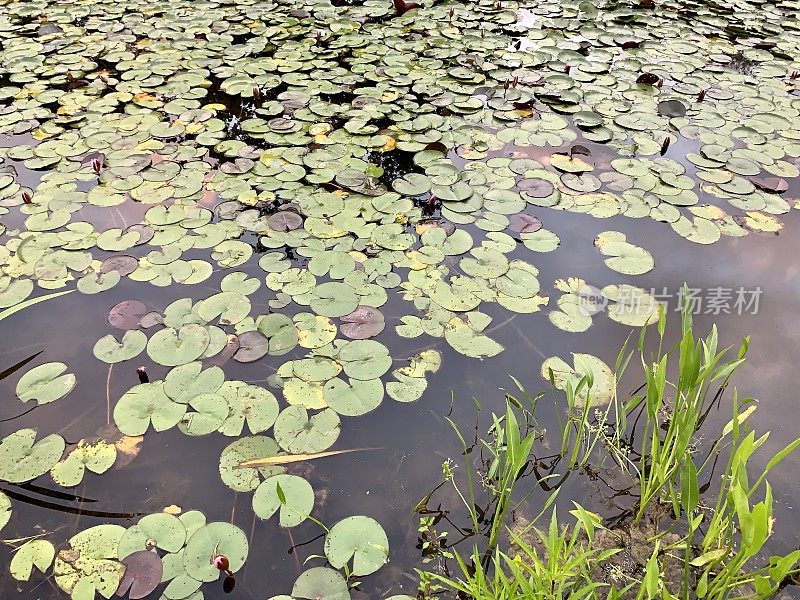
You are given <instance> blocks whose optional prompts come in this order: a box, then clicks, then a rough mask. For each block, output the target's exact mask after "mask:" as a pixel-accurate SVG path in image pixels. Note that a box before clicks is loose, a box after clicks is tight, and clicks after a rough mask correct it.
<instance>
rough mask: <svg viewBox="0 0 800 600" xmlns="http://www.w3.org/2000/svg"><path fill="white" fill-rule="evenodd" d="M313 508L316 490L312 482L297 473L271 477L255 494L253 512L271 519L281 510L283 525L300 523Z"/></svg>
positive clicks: (291, 525) (281, 523)
mask: <svg viewBox="0 0 800 600" xmlns="http://www.w3.org/2000/svg"><path fill="white" fill-rule="evenodd" d="M279 490H280V492H279ZM313 509H314V490H313V489H312V487H311V484H310V483H308V482H307V481H306V480H305V479H303V478H302V477H298V476H297V475H274V476H272V477H269V478H267V479H265V480H264V481H262V482H261V484H260V485H259V486H258V489H256V492H255V494H253V512H255V513H256V515H258V516H259V517H260V518H262V519H269V518H270V517H272V515H274V514H275V513H276V512H278V510H280V517H279V522H280V525H281V527H295V526H297V525H299V524H300V523H302V522H303V521H305V520H306V519H307V518H308V515H310V514H311V511H312V510H313Z"/></svg>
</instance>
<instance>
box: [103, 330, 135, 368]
mask: <svg viewBox="0 0 800 600" xmlns="http://www.w3.org/2000/svg"><path fill="white" fill-rule="evenodd" d="M145 346H147V336H146V335H145V334H144V333H143V332H141V331H139V330H137V329H129V330H128V331H126V332H125V334H124V335H123V336H122V339H121V340H117V338H115V337H114V336H113V335H110V334H109V335H106V336H104V337H101V338H100V339H99V340H97V343H96V344H95V345H94V350H93V352H94V355H95V357H97V358H98V359H100V360H102V361H103V362H104V363H108V364H114V363H118V362H123V361H126V360H130V359H132V358H135V357H137V356H139V354H141V353H142V350H144V349H145Z"/></svg>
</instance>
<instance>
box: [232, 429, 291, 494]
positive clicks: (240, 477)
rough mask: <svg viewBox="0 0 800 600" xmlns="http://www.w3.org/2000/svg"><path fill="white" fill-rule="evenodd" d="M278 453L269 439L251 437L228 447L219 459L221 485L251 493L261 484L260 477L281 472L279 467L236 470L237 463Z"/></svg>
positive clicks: (276, 446) (260, 436)
mask: <svg viewBox="0 0 800 600" xmlns="http://www.w3.org/2000/svg"><path fill="white" fill-rule="evenodd" d="M279 451H280V448H279V447H278V444H277V443H276V442H275V440H273V439H272V438H270V437H267V436H264V435H253V436H250V437H243V438H241V439H238V440H236V441H235V442H233V443H231V444H230V445H228V447H226V448H225V450H223V451H222V454H221V455H220V459H219V474H220V477H222V481H223V483H225V485H227V486H228V487H229V488H231V489H232V490H234V491H236V492H251V491H253V490H254V489H256V488H257V487H258V485H259V484H260V483H261V477H262V476H263V477H270V476H272V475H277V474H279V473H282V472H283V469H282V468H281V467H260V468H249V467H248V468H241V469H240V468H238V465H239V463H241V462H244V461H246V460H253V459H256V458H268V457H270V456H275V455H277V454H278V452H279Z"/></svg>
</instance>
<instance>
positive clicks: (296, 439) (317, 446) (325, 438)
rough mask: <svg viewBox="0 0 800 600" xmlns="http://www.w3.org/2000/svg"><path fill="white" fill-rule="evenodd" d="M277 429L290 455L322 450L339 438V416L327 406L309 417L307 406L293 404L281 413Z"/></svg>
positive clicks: (276, 422)
mask: <svg viewBox="0 0 800 600" xmlns="http://www.w3.org/2000/svg"><path fill="white" fill-rule="evenodd" d="M274 431H275V440H276V441H277V442H278V444H280V446H281V448H283V449H284V450H286V452H289V453H290V454H301V453H311V452H322V451H323V450H327V449H328V448H330V447H331V446H332V445H333V444H334V443H336V440H337V439H338V438H339V432H340V423H339V416H338V415H337V414H336V413H335V412H334V411H332V410H330V409H325V410H323V411H320V412H318V413H317V414H315V415H312V416H310V417H309V415H308V411H307V410H306V408H305V407H303V406H297V405H296V406H289V407H287V408H285V409H284V410H283V411H282V412H281V414H279V415H278V418H277V420H276V421H275V428H274ZM262 455H263V454H262ZM240 462H241V461H240Z"/></svg>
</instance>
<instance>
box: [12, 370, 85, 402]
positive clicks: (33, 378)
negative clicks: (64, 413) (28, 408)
mask: <svg viewBox="0 0 800 600" xmlns="http://www.w3.org/2000/svg"><path fill="white" fill-rule="evenodd" d="M66 370H67V365H65V364H64V363H60V362H52V363H45V364H43V365H39V366H38V367H34V368H33V369H31V370H30V371H28V372H27V373H25V374H24V375H23V376H22V377H20V380H19V382H17V398H19V399H20V400H21V401H22V402H28V401H29V400H36V402H37V403H38V404H47V403H49V402H54V401H55V400H58V399H59V398H63V397H64V396H66V395H67V394H69V393H70V392H71V391H72V389H73V388H74V387H75V384H76V383H77V378H76V377H75V375H73V374H72V373H65V371H66Z"/></svg>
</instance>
